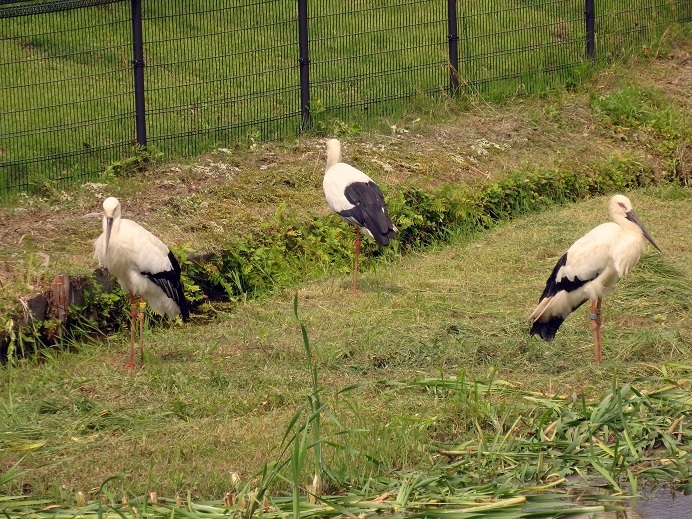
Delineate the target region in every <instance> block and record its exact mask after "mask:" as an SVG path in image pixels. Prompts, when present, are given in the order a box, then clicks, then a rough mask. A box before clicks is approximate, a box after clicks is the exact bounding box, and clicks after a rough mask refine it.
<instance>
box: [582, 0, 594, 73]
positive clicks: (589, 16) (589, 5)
mask: <svg viewBox="0 0 692 519" xmlns="http://www.w3.org/2000/svg"><path fill="white" fill-rule="evenodd" d="M584 20H585V22H586V57H587V58H589V59H590V60H591V61H593V60H594V59H596V9H595V8H594V0H586V3H585V5H584Z"/></svg>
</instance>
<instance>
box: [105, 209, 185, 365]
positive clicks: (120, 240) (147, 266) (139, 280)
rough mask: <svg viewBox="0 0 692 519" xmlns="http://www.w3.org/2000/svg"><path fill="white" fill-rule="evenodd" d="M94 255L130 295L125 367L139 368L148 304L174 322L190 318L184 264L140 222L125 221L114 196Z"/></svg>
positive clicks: (106, 210) (106, 213)
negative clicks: (137, 350) (137, 353)
mask: <svg viewBox="0 0 692 519" xmlns="http://www.w3.org/2000/svg"><path fill="white" fill-rule="evenodd" d="M94 256H95V257H96V259H97V260H98V261H99V263H100V264H101V265H102V266H104V267H106V268H107V269H108V271H109V272H110V273H111V274H112V275H113V276H115V277H116V278H117V280H118V283H120V286H121V287H122V289H123V290H124V291H126V292H127V293H128V294H129V295H130V303H131V313H130V317H131V328H130V359H129V362H128V363H127V364H125V366H124V367H126V368H134V367H135V363H134V347H135V346H134V344H135V322H136V320H137V317H138V316H139V347H140V352H141V355H142V357H141V363H142V365H144V354H143V351H142V347H143V342H144V340H143V334H142V328H143V325H144V310H145V308H146V303H145V302H144V301H145V300H146V302H148V303H149V306H151V307H152V308H153V309H154V311H156V312H157V313H159V314H162V315H164V314H165V315H167V316H168V317H169V318H171V319H175V318H176V317H177V316H178V315H181V314H182V317H183V320H184V321H186V320H187V319H188V317H189V315H190V314H189V309H188V304H187V301H186V300H185V294H184V293H183V283H182V281H181V280H180V265H178V261H177V260H176V259H175V256H174V255H173V253H172V252H171V251H170V250H169V249H168V247H166V245H165V244H164V243H163V242H162V241H161V240H159V239H158V238H157V237H156V236H154V235H153V234H151V233H150V232H149V231H147V230H146V229H145V228H144V227H142V226H141V225H139V224H138V223H135V222H133V221H132V220H128V219H126V218H122V215H121V207H120V202H119V201H118V199H117V198H114V197H109V198H106V200H104V202H103V233H102V234H101V236H99V237H98V238H97V239H96V241H95V242H94ZM137 298H139V305H138V304H137Z"/></svg>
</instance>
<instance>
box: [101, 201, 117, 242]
mask: <svg viewBox="0 0 692 519" xmlns="http://www.w3.org/2000/svg"><path fill="white" fill-rule="evenodd" d="M116 218H120V202H119V201H118V199H117V198H115V197H113V196H109V197H108V198H106V199H105V200H104V201H103V231H104V232H105V233H106V252H108V242H109V241H110V239H111V231H112V230H113V220H115V219H116Z"/></svg>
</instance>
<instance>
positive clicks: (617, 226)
mask: <svg viewBox="0 0 692 519" xmlns="http://www.w3.org/2000/svg"><path fill="white" fill-rule="evenodd" d="M608 213H609V214H610V218H611V220H612V222H608V223H603V224H601V225H599V226H598V227H596V228H594V229H593V230H591V231H590V232H588V233H587V234H586V235H584V236H583V237H581V238H580V239H579V240H577V241H576V242H574V244H573V245H572V246H571V247H570V248H569V249H567V252H566V253H565V254H564V255H563V256H562V257H561V258H560V260H559V261H558V262H557V265H555V268H554V269H553V272H552V274H551V275H550V277H549V278H548V281H547V282H546V284H545V290H544V291H543V295H541V299H540V301H539V303H538V306H537V307H536V309H535V310H534V311H533V313H532V314H531V316H530V317H529V319H530V321H531V322H532V323H533V324H532V326H531V335H532V336H533V335H535V334H538V335H539V336H540V337H541V338H542V339H544V340H545V341H547V342H550V341H552V340H553V338H554V337H555V333H556V332H557V330H558V328H560V325H561V324H562V322H563V321H564V320H565V319H566V318H567V316H568V315H569V314H570V313H572V312H573V311H574V310H576V309H577V308H579V307H580V306H581V305H582V304H584V303H585V302H586V301H591V312H590V314H589V318H590V322H589V324H590V326H591V330H592V332H593V337H594V351H595V354H596V362H597V363H599V362H601V299H602V298H603V296H604V295H605V294H607V293H608V292H609V291H610V290H611V289H612V288H613V286H614V285H615V283H617V282H618V280H619V279H620V278H621V277H624V276H625V275H627V273H628V272H629V271H630V270H632V268H634V266H635V265H636V264H637V262H638V261H639V257H640V256H641V254H642V252H643V251H644V246H645V245H646V241H645V240H649V242H650V243H651V244H652V245H653V246H654V247H656V249H658V250H659V251H660V250H661V249H660V248H659V246H658V245H656V242H655V241H654V239H653V238H652V237H651V234H649V231H647V230H646V227H644V224H642V222H641V221H640V220H639V218H638V217H637V215H636V214H635V212H634V210H633V209H632V203H631V202H630V201H629V199H628V198H627V197H625V196H623V195H615V196H614V197H612V198H611V199H610V201H609V202H608Z"/></svg>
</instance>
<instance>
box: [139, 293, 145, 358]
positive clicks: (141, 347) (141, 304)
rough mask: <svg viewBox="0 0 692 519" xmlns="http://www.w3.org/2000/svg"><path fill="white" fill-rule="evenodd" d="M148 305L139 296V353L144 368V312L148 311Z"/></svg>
mask: <svg viewBox="0 0 692 519" xmlns="http://www.w3.org/2000/svg"><path fill="white" fill-rule="evenodd" d="M146 307H147V304H146V302H145V301H144V299H142V296H139V353H140V355H141V366H142V367H144V332H143V330H144V310H145V309H146Z"/></svg>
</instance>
